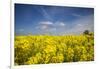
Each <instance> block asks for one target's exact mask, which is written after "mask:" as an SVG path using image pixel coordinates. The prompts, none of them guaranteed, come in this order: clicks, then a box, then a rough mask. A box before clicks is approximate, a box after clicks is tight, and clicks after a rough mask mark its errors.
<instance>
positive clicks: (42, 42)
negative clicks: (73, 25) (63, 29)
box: [14, 35, 94, 65]
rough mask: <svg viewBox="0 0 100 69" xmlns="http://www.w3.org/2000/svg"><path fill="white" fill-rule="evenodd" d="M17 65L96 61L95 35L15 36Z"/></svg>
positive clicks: (15, 60)
mask: <svg viewBox="0 0 100 69" xmlns="http://www.w3.org/2000/svg"><path fill="white" fill-rule="evenodd" d="M14 51H15V55H14V57H15V59H14V62H15V65H30V64H49V63H66V62H80V61H93V60H94V38H93V35H64V36H53V35H52V36H51V35H27V36H25V35H23V36H15V46H14Z"/></svg>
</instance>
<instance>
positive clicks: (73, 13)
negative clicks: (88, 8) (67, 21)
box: [72, 13, 82, 17]
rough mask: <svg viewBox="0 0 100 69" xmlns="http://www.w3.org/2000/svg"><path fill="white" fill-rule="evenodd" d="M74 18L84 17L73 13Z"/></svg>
mask: <svg viewBox="0 0 100 69" xmlns="http://www.w3.org/2000/svg"><path fill="white" fill-rule="evenodd" d="M72 16H75V17H82V15H80V14H76V13H73V14H72Z"/></svg>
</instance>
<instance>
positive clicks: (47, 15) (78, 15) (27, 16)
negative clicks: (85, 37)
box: [15, 4, 94, 35]
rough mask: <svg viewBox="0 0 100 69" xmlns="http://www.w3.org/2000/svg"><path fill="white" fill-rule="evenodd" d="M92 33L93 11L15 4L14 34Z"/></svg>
mask: <svg viewBox="0 0 100 69" xmlns="http://www.w3.org/2000/svg"><path fill="white" fill-rule="evenodd" d="M84 30H89V31H91V32H93V31H94V9H93V8H82V7H61V6H44V5H29V4H15V34H16V35H28V34H52V35H65V34H80V33H82V32H83V31H84Z"/></svg>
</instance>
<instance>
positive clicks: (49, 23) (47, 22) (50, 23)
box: [39, 21, 53, 25]
mask: <svg viewBox="0 0 100 69" xmlns="http://www.w3.org/2000/svg"><path fill="white" fill-rule="evenodd" d="M39 24H41V25H52V24H53V23H52V22H50V21H42V22H40V23H39Z"/></svg>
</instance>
